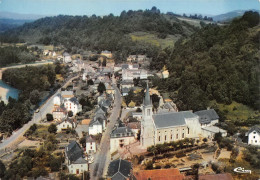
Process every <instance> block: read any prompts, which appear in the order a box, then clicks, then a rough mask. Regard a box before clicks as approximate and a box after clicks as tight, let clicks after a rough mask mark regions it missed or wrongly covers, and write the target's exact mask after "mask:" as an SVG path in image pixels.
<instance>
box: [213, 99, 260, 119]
mask: <svg viewBox="0 0 260 180" xmlns="http://www.w3.org/2000/svg"><path fill="white" fill-rule="evenodd" d="M217 106H218V108H219V110H220V111H223V112H226V113H227V114H226V118H227V120H231V121H234V120H247V119H248V118H250V117H256V116H259V115H260V113H259V111H254V110H253V109H251V108H250V107H248V106H246V105H243V104H240V103H237V102H235V101H233V102H232V103H231V104H230V105H225V104H218V103H217Z"/></svg>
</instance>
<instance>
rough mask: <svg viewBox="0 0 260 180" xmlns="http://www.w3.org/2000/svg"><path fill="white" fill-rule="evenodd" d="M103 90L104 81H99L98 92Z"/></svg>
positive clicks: (104, 88)
mask: <svg viewBox="0 0 260 180" xmlns="http://www.w3.org/2000/svg"><path fill="white" fill-rule="evenodd" d="M104 91H106V86H105V84H104V83H102V82H100V83H99V84H98V92H99V93H100V94H102V93H103V92H104Z"/></svg>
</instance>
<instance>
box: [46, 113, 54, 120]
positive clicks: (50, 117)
mask: <svg viewBox="0 0 260 180" xmlns="http://www.w3.org/2000/svg"><path fill="white" fill-rule="evenodd" d="M46 119H47V121H53V115H52V114H50V113H47V114H46Z"/></svg>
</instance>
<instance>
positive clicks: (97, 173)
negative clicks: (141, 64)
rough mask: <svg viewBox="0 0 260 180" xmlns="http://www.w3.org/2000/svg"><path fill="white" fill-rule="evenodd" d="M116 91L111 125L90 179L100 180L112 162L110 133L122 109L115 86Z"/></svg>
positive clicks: (97, 155) (91, 171)
mask: <svg viewBox="0 0 260 180" xmlns="http://www.w3.org/2000/svg"><path fill="white" fill-rule="evenodd" d="M113 88H114V89H115V101H114V106H113V109H112V111H111V116H110V117H109V121H110V122H109V123H108V125H107V129H106V131H105V132H104V133H103V135H102V139H101V142H100V149H99V150H98V151H97V153H96V155H95V160H94V163H93V164H91V165H90V179H91V180H92V179H93V180H94V179H99V178H100V177H103V175H104V174H105V173H106V172H105V171H106V170H107V167H108V164H109V162H110V149H109V147H110V133H111V131H112V129H113V127H114V126H115V123H116V120H117V119H118V117H119V115H120V109H121V94H120V91H119V89H118V88H117V87H116V85H115V84H114V85H113Z"/></svg>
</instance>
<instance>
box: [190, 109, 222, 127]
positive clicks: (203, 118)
mask: <svg viewBox="0 0 260 180" xmlns="http://www.w3.org/2000/svg"><path fill="white" fill-rule="evenodd" d="M194 114H197V115H198V116H199V121H200V123H201V124H209V123H210V122H211V121H213V120H217V119H219V116H218V114H217V113H216V111H215V110H214V109H208V110H202V111H197V112H194Z"/></svg>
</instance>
